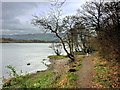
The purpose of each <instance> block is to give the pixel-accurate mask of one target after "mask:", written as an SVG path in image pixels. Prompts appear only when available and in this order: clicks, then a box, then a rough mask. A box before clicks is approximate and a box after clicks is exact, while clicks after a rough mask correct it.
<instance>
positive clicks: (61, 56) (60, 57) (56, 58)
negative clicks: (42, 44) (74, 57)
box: [48, 55, 67, 60]
mask: <svg viewBox="0 0 120 90" xmlns="http://www.w3.org/2000/svg"><path fill="white" fill-rule="evenodd" d="M48 58H49V59H54V60H58V59H65V58H67V56H64V55H60V56H57V55H51V56H48Z"/></svg>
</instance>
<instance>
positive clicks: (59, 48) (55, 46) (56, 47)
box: [50, 43, 62, 56]
mask: <svg viewBox="0 0 120 90" xmlns="http://www.w3.org/2000/svg"><path fill="white" fill-rule="evenodd" d="M50 48H52V49H53V50H54V52H55V54H56V55H57V56H60V54H61V52H62V45H61V44H60V43H52V44H51V46H50Z"/></svg>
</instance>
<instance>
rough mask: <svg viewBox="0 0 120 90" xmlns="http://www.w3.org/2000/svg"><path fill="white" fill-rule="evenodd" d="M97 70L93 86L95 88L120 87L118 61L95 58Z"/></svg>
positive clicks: (119, 66)
mask: <svg viewBox="0 0 120 90" xmlns="http://www.w3.org/2000/svg"><path fill="white" fill-rule="evenodd" d="M95 62H96V65H95V68H94V69H95V72H96V75H95V76H94V78H93V83H94V85H93V87H95V88H120V83H119V80H120V71H119V68H120V65H119V64H118V63H117V62H113V61H107V60H104V59H101V58H99V57H97V58H95Z"/></svg>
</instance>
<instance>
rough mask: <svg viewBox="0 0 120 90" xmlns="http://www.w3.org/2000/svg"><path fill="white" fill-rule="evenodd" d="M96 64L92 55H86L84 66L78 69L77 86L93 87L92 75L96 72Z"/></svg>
mask: <svg viewBox="0 0 120 90" xmlns="http://www.w3.org/2000/svg"><path fill="white" fill-rule="evenodd" d="M93 68H94V64H93V62H92V60H91V59H90V56H88V57H87V56H86V57H85V58H84V60H83V62H82V67H81V69H80V70H79V71H77V75H78V80H77V87H79V88H91V86H92V83H91V81H92V76H93V74H94V69H93Z"/></svg>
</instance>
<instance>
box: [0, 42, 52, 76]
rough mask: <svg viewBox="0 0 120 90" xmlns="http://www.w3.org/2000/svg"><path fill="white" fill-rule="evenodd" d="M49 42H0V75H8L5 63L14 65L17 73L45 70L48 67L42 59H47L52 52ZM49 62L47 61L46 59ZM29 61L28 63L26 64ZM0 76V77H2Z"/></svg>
mask: <svg viewBox="0 0 120 90" xmlns="http://www.w3.org/2000/svg"><path fill="white" fill-rule="evenodd" d="M50 45H51V44H50V43H0V46H1V47H2V48H1V49H2V50H0V51H1V52H0V55H1V56H2V58H1V59H0V61H1V62H2V66H1V68H0V69H1V70H0V71H2V73H1V74H0V75H2V76H4V77H5V78H8V77H9V69H7V68H5V66H7V65H12V66H13V67H15V69H16V71H17V73H20V72H21V71H22V72H23V73H34V72H36V71H42V70H46V69H47V68H48V67H47V66H46V65H45V64H43V62H42V61H43V59H47V57H48V56H49V55H53V54H54V52H53V50H52V49H51V48H49V46H50ZM48 62H49V61H48ZM28 63H30V65H27V64H28ZM2 76H0V77H2Z"/></svg>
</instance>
